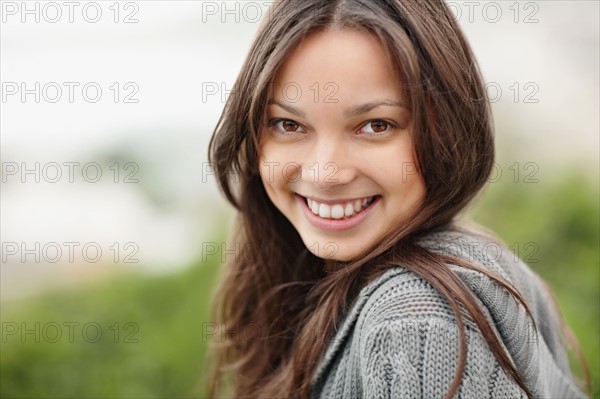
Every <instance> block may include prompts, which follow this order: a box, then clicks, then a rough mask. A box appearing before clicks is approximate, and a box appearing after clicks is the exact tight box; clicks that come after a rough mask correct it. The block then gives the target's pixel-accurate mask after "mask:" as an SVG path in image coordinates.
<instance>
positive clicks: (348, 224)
mask: <svg viewBox="0 0 600 399" xmlns="http://www.w3.org/2000/svg"><path fill="white" fill-rule="evenodd" d="M380 199H381V197H379V196H378V197H376V198H375V199H374V200H373V202H371V204H369V206H368V207H366V208H365V209H363V210H362V211H361V212H360V213H358V214H356V215H354V216H352V217H351V218H349V219H324V218H322V217H320V216H318V215H315V214H314V213H313V211H311V210H310V208H309V207H308V204H307V203H306V199H304V197H302V196H300V195H298V194H296V200H297V201H298V202H299V203H300V206H301V207H302V211H303V212H304V216H305V217H306V219H308V221H309V222H310V224H312V225H313V226H315V227H317V228H319V229H323V230H329V231H342V230H348V229H351V228H353V227H354V226H356V225H358V224H359V223H360V222H362V221H363V220H365V218H366V217H368V216H369V215H370V214H371V212H372V211H373V208H374V207H375V205H376V204H377V203H378V202H379V200H380Z"/></svg>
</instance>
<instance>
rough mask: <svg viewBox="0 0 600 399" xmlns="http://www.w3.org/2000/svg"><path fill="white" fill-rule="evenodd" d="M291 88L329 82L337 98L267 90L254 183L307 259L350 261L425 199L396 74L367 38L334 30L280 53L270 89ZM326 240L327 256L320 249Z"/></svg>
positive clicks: (305, 89)
mask: <svg viewBox="0 0 600 399" xmlns="http://www.w3.org/2000/svg"><path fill="white" fill-rule="evenodd" d="M347 49H352V51H348V50H347ZM365 71H368V73H365ZM315 82H316V83H315ZM292 84H293V85H296V86H297V87H299V89H300V91H301V92H302V93H304V92H309V88H310V87H314V86H315V85H319V86H321V85H323V86H324V85H325V84H334V85H335V86H334V87H335V88H336V92H335V93H336V94H335V96H334V98H330V99H329V100H328V101H323V99H319V98H318V97H317V98H315V97H314V96H312V95H311V96H308V95H306V96H301V97H299V98H298V99H297V101H296V102H295V103H293V104H292V103H290V101H289V99H288V101H286V95H285V91H284V90H277V89H273V88H272V90H271V93H270V96H271V99H270V100H269V106H268V107H267V110H266V120H265V123H264V124H263V126H262V130H261V133H260V139H261V141H260V149H259V152H260V154H261V159H260V162H259V164H260V174H261V177H262V181H263V184H264V186H265V189H266V192H267V194H268V195H269V198H270V199H271V201H272V202H273V204H274V205H275V206H276V207H277V209H279V211H280V212H281V213H282V214H283V215H284V216H285V217H286V218H287V219H288V220H289V221H290V222H291V223H292V225H293V226H294V228H295V229H296V231H298V233H299V234H300V237H302V240H303V242H304V245H306V247H307V248H309V249H310V250H311V252H312V253H313V254H314V255H316V256H322V257H330V258H333V259H337V260H344V261H347V260H351V259H353V258H356V257H357V256H358V255H359V254H360V253H361V252H364V251H365V250H366V249H368V248H370V247H372V246H373V245H374V244H375V243H376V242H378V241H379V240H381V239H382V238H383V237H384V236H385V235H387V234H389V233H390V232H392V231H393V230H395V229H397V228H398V226H401V225H402V224H404V222H405V221H406V219H408V218H409V217H410V216H411V214H413V213H415V212H416V211H417V209H418V208H419V206H421V203H422V201H423V198H424V197H425V184H424V182H423V178H422V176H421V175H420V173H418V172H417V171H416V167H415V161H414V158H415V156H414V153H413V151H414V150H413V144H412V132H411V130H412V129H411V126H410V112H409V110H407V109H406V108H405V107H403V106H401V105H400V104H403V102H404V101H406V100H403V99H402V98H401V97H402V93H403V91H402V84H401V80H400V76H399V75H398V72H397V71H396V70H395V68H394V65H393V63H392V61H391V60H390V58H389V57H388V56H387V53H386V51H385V49H384V48H383V46H382V45H381V43H380V42H379V41H378V40H377V39H376V37H374V36H373V35H371V34H368V33H365V32H361V31H351V30H336V31H326V32H319V33H316V34H314V35H312V36H310V37H308V38H307V39H306V40H304V41H303V42H302V44H301V45H299V46H298V47H297V48H296V49H295V50H294V52H292V53H291V54H290V55H289V57H288V58H287V60H286V61H285V63H284V64H283V65H282V66H281V67H280V69H279V71H278V73H277V75H276V77H275V79H274V81H273V85H272V86H273V87H289V86H291V85H292ZM315 100H317V101H315ZM319 100H321V101H319ZM292 118H294V119H292ZM333 176H335V177H333ZM331 243H335V252H332V251H328V250H327V249H326V248H325V247H326V246H328V245H329V246H331ZM328 252H330V253H331V255H330V256H326V254H328Z"/></svg>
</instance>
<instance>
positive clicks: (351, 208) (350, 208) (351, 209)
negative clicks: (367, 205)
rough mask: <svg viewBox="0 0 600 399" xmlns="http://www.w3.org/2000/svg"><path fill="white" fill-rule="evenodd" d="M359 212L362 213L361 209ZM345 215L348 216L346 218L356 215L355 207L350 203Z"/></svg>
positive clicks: (347, 205)
mask: <svg viewBox="0 0 600 399" xmlns="http://www.w3.org/2000/svg"><path fill="white" fill-rule="evenodd" d="M359 211H360V209H359ZM344 215H346V216H352V215H354V206H353V205H352V203H351V202H348V203H347V204H346V208H345V209H344Z"/></svg>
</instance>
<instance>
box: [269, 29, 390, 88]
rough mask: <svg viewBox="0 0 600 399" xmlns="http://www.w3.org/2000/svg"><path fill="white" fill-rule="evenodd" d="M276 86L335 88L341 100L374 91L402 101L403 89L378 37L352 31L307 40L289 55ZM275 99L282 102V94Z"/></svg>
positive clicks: (338, 31) (278, 72)
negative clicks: (279, 99)
mask: <svg viewBox="0 0 600 399" xmlns="http://www.w3.org/2000/svg"><path fill="white" fill-rule="evenodd" d="M273 83H274V87H275V88H277V86H280V87H285V86H290V85H294V86H298V85H299V86H301V87H306V88H310V87H313V88H314V89H315V90H316V89H317V88H321V89H322V88H323V87H326V86H327V87H330V88H331V87H335V88H336V90H337V93H338V97H340V98H342V99H346V98H347V99H349V98H351V97H356V96H358V95H361V93H362V92H373V91H376V92H378V93H381V95H386V96H388V97H389V96H394V97H396V98H399V97H400V94H401V89H402V82H401V80H400V76H399V74H398V71H397V68H396V66H395V65H394V63H393V62H392V57H391V55H390V54H389V53H388V51H387V50H386V48H385V47H384V46H383V45H382V43H381V42H380V41H379V39H378V38H377V36H375V35H374V34H371V33H368V32H364V31H358V30H349V29H344V30H332V31H324V32H316V33H313V34H311V35H309V36H307V37H306V38H305V39H304V40H303V41H301V42H300V44H299V45H297V46H296V47H295V48H294V49H293V50H292V51H291V52H290V54H288V56H287V57H286V59H285V61H284V62H283V63H282V64H281V66H280V67H279V69H278V71H277V73H276V75H275V78H274V82H273ZM315 83H316V84H317V85H318V86H315ZM273 95H274V97H275V98H281V96H282V93H281V90H275V91H274V93H273Z"/></svg>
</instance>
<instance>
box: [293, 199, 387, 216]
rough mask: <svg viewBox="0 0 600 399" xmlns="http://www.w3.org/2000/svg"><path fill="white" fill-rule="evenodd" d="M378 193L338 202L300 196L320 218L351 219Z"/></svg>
mask: <svg viewBox="0 0 600 399" xmlns="http://www.w3.org/2000/svg"><path fill="white" fill-rule="evenodd" d="M378 197H381V196H380V195H374V196H371V197H365V198H360V199H356V200H351V201H340V202H338V203H335V202H334V203H328V204H325V203H322V202H318V201H315V200H313V199H310V198H307V197H302V198H303V199H304V201H305V203H306V205H307V206H308V209H310V210H311V212H312V213H313V214H315V215H317V216H319V217H320V218H323V219H331V220H343V219H351V218H353V217H354V216H356V215H358V214H360V213H362V212H363V211H364V210H365V209H367V208H368V207H369V206H370V205H371V204H372V203H373V201H375V200H376V199H377V198H378Z"/></svg>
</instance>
